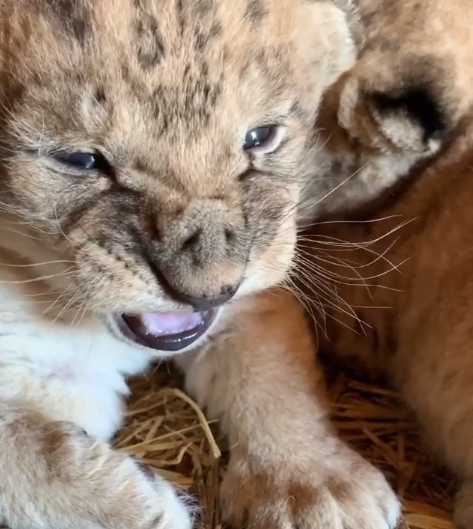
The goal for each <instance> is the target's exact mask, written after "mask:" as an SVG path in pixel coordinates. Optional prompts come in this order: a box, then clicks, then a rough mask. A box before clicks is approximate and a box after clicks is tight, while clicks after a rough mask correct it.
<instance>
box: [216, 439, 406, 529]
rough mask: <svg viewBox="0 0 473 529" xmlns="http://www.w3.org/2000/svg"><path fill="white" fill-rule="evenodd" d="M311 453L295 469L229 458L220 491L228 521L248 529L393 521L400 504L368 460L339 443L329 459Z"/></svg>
mask: <svg viewBox="0 0 473 529" xmlns="http://www.w3.org/2000/svg"><path fill="white" fill-rule="evenodd" d="M311 456H313V454H311ZM311 456H309V457H308V458H307V466H304V467H302V466H301V467H300V468H297V470H296V469H295V468H288V466H289V465H290V463H289V462H288V463H284V464H279V465H274V466H272V467H271V468H270V467H268V466H267V467H263V466H261V465H260V464H259V463H258V462H256V461H252V460H251V458H247V459H244V458H241V459H234V460H233V461H231V463H230V467H229V470H228V473H227V475H226V476H225V479H224V481H223V484H222V491H221V492H222V502H223V507H224V514H225V515H226V518H227V519H228V521H229V522H230V523H231V524H232V525H234V526H235V527H242V526H243V527H249V528H250V527H251V528H252V529H326V528H327V529H360V528H363V529H393V528H394V527H395V526H396V524H397V522H398V520H399V517H400V512H401V510H400V503H399V501H398V500H397V498H396V496H395V494H394V492H393V491H392V490H391V488H390V486H389V485H388V483H387V482H386V480H385V478H384V476H383V475H382V474H381V473H380V472H379V471H378V470H377V469H375V468H374V467H373V466H372V465H371V464H369V463H368V462H367V461H365V460H364V459H362V458H361V457H360V456H359V455H358V454H356V453H354V452H352V451H351V450H350V449H348V448H347V447H345V446H342V447H341V449H340V450H338V451H337V453H336V454H333V457H331V458H330V459H329V460H323V461H322V460H321V461H319V462H314V461H313V457H311ZM310 459H312V462H310V463H309V460H310Z"/></svg>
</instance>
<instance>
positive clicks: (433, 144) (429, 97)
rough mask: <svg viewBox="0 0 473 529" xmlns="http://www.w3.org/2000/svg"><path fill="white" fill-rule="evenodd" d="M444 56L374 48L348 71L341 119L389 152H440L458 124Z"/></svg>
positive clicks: (361, 138) (352, 132)
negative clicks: (451, 131) (449, 134)
mask: <svg viewBox="0 0 473 529" xmlns="http://www.w3.org/2000/svg"><path fill="white" fill-rule="evenodd" d="M445 66H446V65H445V64H444V63H443V61H442V60H441V59H440V58H433V57H428V56H414V55H409V56H407V57H406V56H405V55H403V54H402V53H396V52H395V51H393V52H391V51H389V50H370V51H368V52H367V53H365V54H364V55H363V57H362V58H361V59H360V60H359V61H358V63H357V64H356V66H355V67H354V68H353V69H352V70H351V71H350V72H349V73H348V74H347V75H346V77H345V79H344V80H343V87H342V88H341V91H340V103H339V110H338V121H339V123H340V125H341V126H342V127H343V128H344V129H346V130H347V132H348V134H349V136H350V137H351V138H352V139H354V140H357V141H359V142H360V143H362V144H363V145H364V146H365V147H368V148H373V149H375V150H377V151H380V152H384V153H396V152H397V153H405V154H408V153H412V154H414V153H416V154H419V155H420V156H428V155H430V154H433V153H435V152H436V151H437V150H438V149H439V148H440V147H441V145H442V142H443V139H444V138H445V137H446V136H447V135H448V132H449V130H451V129H452V128H453V127H454V125H455V124H456V121H457V120H456V115H457V109H456V108H455V105H454V101H452V100H451V98H449V97H447V95H450V94H452V92H453V90H452V87H450V86H447V84H448V83H449V76H448V75H446V74H445V72H446V70H445Z"/></svg>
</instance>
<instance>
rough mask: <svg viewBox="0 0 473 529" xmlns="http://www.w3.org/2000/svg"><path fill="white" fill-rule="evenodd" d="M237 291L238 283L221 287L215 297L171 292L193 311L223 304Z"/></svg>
mask: <svg viewBox="0 0 473 529" xmlns="http://www.w3.org/2000/svg"><path fill="white" fill-rule="evenodd" d="M237 291H238V285H237V286H231V285H227V286H225V287H223V288H222V290H221V293H220V295H219V296H216V297H206V296H201V297H194V296H188V295H186V294H182V293H179V292H173V294H174V296H173V297H175V298H176V299H177V300H179V301H182V303H185V304H186V305H190V306H191V307H192V308H193V309H194V310H195V311H198V312H202V311H206V310H210V309H214V308H216V307H220V306H221V305H224V304H225V303H227V302H228V301H230V300H231V299H232V298H233V296H234V295H235V294H236V293H237Z"/></svg>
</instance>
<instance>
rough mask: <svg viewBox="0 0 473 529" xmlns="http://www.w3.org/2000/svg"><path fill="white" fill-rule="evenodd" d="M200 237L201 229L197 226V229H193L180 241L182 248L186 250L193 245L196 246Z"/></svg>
mask: <svg viewBox="0 0 473 529" xmlns="http://www.w3.org/2000/svg"><path fill="white" fill-rule="evenodd" d="M201 237H202V230H201V229H200V228H199V229H198V230H197V231H195V232H194V233H193V234H192V235H191V236H190V237H188V238H187V239H186V240H185V241H184V242H183V243H182V250H187V249H189V248H193V247H194V246H197V245H198V244H199V242H200V238H201Z"/></svg>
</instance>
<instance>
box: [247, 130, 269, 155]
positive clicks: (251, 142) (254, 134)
mask: <svg viewBox="0 0 473 529" xmlns="http://www.w3.org/2000/svg"><path fill="white" fill-rule="evenodd" d="M271 133H272V127H257V128H255V129H251V130H249V131H248V132H247V133H246V136H245V141H244V143H243V148H244V149H245V150H247V149H254V148H256V147H260V146H261V145H263V144H264V143H266V142H267V141H268V140H269V139H270V137H271Z"/></svg>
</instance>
